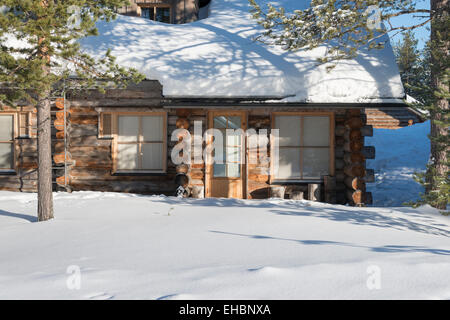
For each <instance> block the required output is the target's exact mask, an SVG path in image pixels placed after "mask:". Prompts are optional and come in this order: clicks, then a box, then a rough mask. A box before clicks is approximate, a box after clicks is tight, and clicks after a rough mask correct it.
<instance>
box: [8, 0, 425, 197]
mask: <svg viewBox="0 0 450 320" xmlns="http://www.w3.org/2000/svg"><path fill="white" fill-rule="evenodd" d="M279 2H280V3H281V4H282V5H284V6H285V7H286V8H287V9H289V6H293V8H298V6H299V5H301V4H299V3H298V2H297V1H293V0H283V1H279ZM161 8H162V9H161ZM166 8H168V10H166ZM205 8H206V9H205ZM201 10H203V12H202V14H200V11H201ZM248 10H249V7H248V4H247V0H212V1H211V2H209V1H204V2H198V1H195V0H186V1H181V0H147V1H139V0H137V1H133V4H132V6H131V7H127V8H122V9H120V12H121V13H122V15H121V16H119V17H118V19H117V20H115V21H113V22H109V23H107V22H101V23H99V24H98V28H99V36H97V37H91V38H87V39H85V40H83V41H82V42H81V45H82V47H83V49H84V50H86V52H88V53H89V54H91V55H93V56H94V57H97V56H98V57H100V56H101V55H102V54H103V53H104V52H105V51H106V50H107V49H108V48H110V49H111V50H112V54H113V55H115V56H116V57H117V62H118V63H119V64H121V65H124V66H130V67H135V68H137V69H138V70H140V71H141V72H142V73H143V74H145V75H146V77H147V79H146V80H145V81H143V82H142V83H140V84H137V85H131V86H129V87H128V88H127V89H110V90H107V92H106V94H100V93H98V92H97V91H95V90H85V91H83V92H79V91H71V90H67V91H66V92H64V94H62V95H61V96H60V97H58V98H55V100H54V101H53V112H52V122H53V162H54V163H53V174H54V188H55V190H66V191H77V190H96V191H114V192H133V193H142V194H166V195H174V193H175V191H176V190H177V187H179V185H180V184H182V185H183V186H185V187H186V189H187V190H188V191H189V192H188V193H187V194H185V196H187V195H188V196H191V197H196V198H202V197H231V198H243V199H263V198H268V197H281V198H290V199H308V200H314V201H324V202H328V203H338V204H350V205H369V204H371V203H372V195H371V194H370V192H367V191H366V188H367V184H368V183H372V182H374V171H373V170H371V169H370V168H367V167H366V159H374V158H375V150H374V147H370V146H365V143H364V142H365V137H367V136H371V135H372V134H373V128H389V129H396V128H401V127H403V126H408V125H413V124H414V123H418V122H422V121H423V120H422V118H421V116H420V114H418V113H416V112H413V111H412V110H411V109H410V108H408V106H407V104H406V103H405V98H406V97H405V93H404V90H403V86H402V84H401V80H400V76H399V72H398V69H397V66H396V64H395V59H394V55H393V53H392V48H391V46H390V45H389V40H388V39H387V45H386V47H385V48H384V49H382V50H366V51H363V52H362V53H361V55H360V56H359V57H358V58H357V59H355V60H351V61H346V62H343V63H339V64H338V65H337V66H336V67H335V68H334V69H333V70H332V71H331V72H329V71H328V70H327V69H326V67H325V66H322V65H319V64H318V63H317V58H318V57H320V56H321V55H322V54H323V50H322V49H320V48H318V49H315V50H313V51H306V52H304V51H299V52H285V51H283V50H282V49H281V48H277V47H270V46H266V45H264V44H260V43H258V42H255V41H253V37H254V36H255V35H257V34H258V32H260V28H259V27H258V26H257V25H256V24H255V22H254V21H253V20H252V19H251V18H250V17H249V13H248ZM205 12H206V13H205ZM172 24H174V25H172ZM194 124H199V125H200V129H201V130H202V132H204V131H206V130H207V129H217V130H219V131H224V130H226V129H230V128H232V129H243V130H248V129H254V130H255V131H256V132H259V133H260V135H261V132H262V133H263V134H265V135H266V138H267V141H268V146H267V150H266V151H267V152H261V150H257V151H256V152H252V150H250V149H249V145H250V144H249V143H248V142H249V141H248V137H247V136H246V135H242V136H241V137H240V138H239V139H237V140H233V141H231V142H230V141H229V140H228V139H226V140H225V142H223V146H224V150H225V152H224V158H225V159H226V160H229V159H228V158H229V155H233V154H234V155H236V154H238V155H239V156H238V157H239V158H240V160H241V161H232V160H229V161H225V163H223V164H210V163H207V162H205V161H204V160H201V161H200V162H199V161H194V160H193V161H190V162H188V163H183V164H175V163H173V161H172V157H171V155H172V153H173V150H174V148H175V147H176V146H177V145H178V144H179V143H181V141H180V140H179V138H178V136H177V137H175V139H173V137H172V133H173V132H174V130H175V129H177V128H178V129H185V130H187V131H188V132H190V133H191V134H192V135H194V133H195V125H194ZM273 129H278V130H279V132H278V134H279V142H278V148H277V152H278V155H279V163H278V165H277V167H276V168H275V169H274V164H273V160H272V159H273V157H271V155H272V153H274V144H273V141H272V140H271V139H270V138H269V135H270V133H271V132H272V131H273ZM173 140H174V141H173ZM207 144H208V143H206V144H204V148H207ZM252 155H253V156H255V155H256V157H257V158H258V159H257V161H256V162H254V161H249V160H250V159H249V157H251V156H252ZM192 157H193V156H192ZM230 158H231V157H230ZM36 160H37V146H36V109H35V108H34V107H31V106H27V105H19V106H17V107H16V108H10V107H6V106H1V107H0V190H12V191H23V192H36V185H37V184H36V179H37V173H36V169H37V161H36ZM180 177H182V178H184V179H180ZM180 181H182V182H180Z"/></svg>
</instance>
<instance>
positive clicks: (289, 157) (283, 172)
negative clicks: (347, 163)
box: [273, 114, 333, 180]
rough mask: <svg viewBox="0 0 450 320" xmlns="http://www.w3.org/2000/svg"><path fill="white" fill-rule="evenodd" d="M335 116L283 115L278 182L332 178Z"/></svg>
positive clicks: (279, 118)
mask: <svg viewBox="0 0 450 320" xmlns="http://www.w3.org/2000/svg"><path fill="white" fill-rule="evenodd" d="M332 119H333V117H332V115H306V114H304V115H302V114H279V115H275V116H274V124H273V128H274V129H279V163H278V168H277V170H273V178H274V179H275V180H318V179H321V178H322V176H324V175H328V174H332V172H331V170H332V169H331V168H332V166H331V164H332V161H331V158H332V152H333V150H332V141H331V139H332V137H331V135H330V133H331V132H332V128H331V126H332Z"/></svg>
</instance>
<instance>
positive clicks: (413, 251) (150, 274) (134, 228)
mask: <svg viewBox="0 0 450 320" xmlns="http://www.w3.org/2000/svg"><path fill="white" fill-rule="evenodd" d="M35 211H36V195H35V194H20V193H12V192H0V257H1V259H0V298H2V299H17V298H43V299H65V298H68V299H111V298H114V299H127V298H132V299H134V298H143V299H213V298H225V299H248V298H251V299H296V298H325V299H338V298H344V299H392V298H400V299H405V298H413V299H416V298H420V299H422V298H424V299H450V274H449V272H448V271H449V270H450V241H449V237H450V218H448V217H444V216H441V215H440V214H439V213H437V212H436V211H435V210H434V209H431V208H428V207H424V208H421V209H418V210H414V209H410V208H351V207H345V206H332V205H326V204H320V203H312V202H307V201H289V200H255V201H252V200H233V199H188V200H182V199H176V198H168V197H163V196H137V195H127V194H117V193H100V192H76V193H73V194H67V193H58V194H55V214H56V218H55V219H54V220H51V221H48V222H43V223H33V222H34V221H35V218H34V216H35ZM78 268H79V270H80V274H79V275H80V278H78V277H77V275H78ZM68 271H69V273H68ZM78 279H80V282H78ZM67 283H69V286H68V285H67ZM78 283H79V284H80V287H79V290H77V289H76V288H77V284H78ZM70 288H71V289H70Z"/></svg>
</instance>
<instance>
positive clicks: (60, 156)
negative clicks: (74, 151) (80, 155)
mask: <svg viewBox="0 0 450 320" xmlns="http://www.w3.org/2000/svg"><path fill="white" fill-rule="evenodd" d="M53 162H54V163H56V164H63V163H64V162H69V163H71V162H72V159H71V157H70V154H67V155H65V154H64V153H57V154H54V155H53Z"/></svg>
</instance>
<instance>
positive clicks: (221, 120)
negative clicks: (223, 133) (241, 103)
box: [214, 116, 227, 129]
mask: <svg viewBox="0 0 450 320" xmlns="http://www.w3.org/2000/svg"><path fill="white" fill-rule="evenodd" d="M214 128H217V129H226V128H227V117H224V116H220V117H214Z"/></svg>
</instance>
